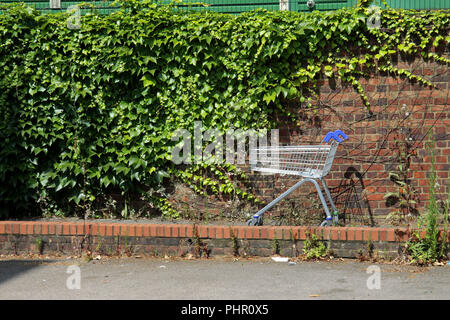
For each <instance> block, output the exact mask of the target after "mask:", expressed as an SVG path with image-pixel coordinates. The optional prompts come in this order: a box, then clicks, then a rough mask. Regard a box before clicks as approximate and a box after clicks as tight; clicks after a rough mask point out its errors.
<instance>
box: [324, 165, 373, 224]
mask: <svg viewBox="0 0 450 320" xmlns="http://www.w3.org/2000/svg"><path fill="white" fill-rule="evenodd" d="M364 190H365V186H364V180H363V176H362V174H361V173H360V172H359V171H358V170H357V169H356V168H355V167H348V168H347V170H346V172H345V173H344V178H343V179H342V180H341V182H340V184H339V186H338V187H337V188H336V189H335V190H334V192H333V193H334V194H337V196H336V206H337V207H338V208H339V211H340V213H341V214H342V220H343V222H344V224H345V225H348V224H351V223H355V224H363V225H369V226H371V227H373V226H374V225H375V221H374V219H373V213H372V210H371V208H370V204H369V201H368V200H367V198H366V197H365V192H364Z"/></svg>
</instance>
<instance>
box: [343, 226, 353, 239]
mask: <svg viewBox="0 0 450 320" xmlns="http://www.w3.org/2000/svg"><path fill="white" fill-rule="evenodd" d="M345 229H346V230H345V231H346V232H347V240H355V233H354V230H353V228H345Z"/></svg>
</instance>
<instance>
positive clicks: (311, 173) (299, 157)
mask: <svg viewBox="0 0 450 320" xmlns="http://www.w3.org/2000/svg"><path fill="white" fill-rule="evenodd" d="M346 139H348V137H347V136H346V135H345V134H344V133H343V132H342V131H341V130H336V131H334V132H328V133H327V135H326V136H325V138H323V140H322V144H320V145H304V146H285V147H279V146H277V147H273V146H269V147H259V148H254V149H252V152H253V154H254V155H255V157H254V159H256V160H255V161H252V163H251V168H252V170H254V171H261V172H268V173H280V174H289V175H296V176H300V177H302V179H301V180H300V181H299V182H297V183H296V184H295V185H294V186H292V187H291V188H290V189H289V190H287V191H285V192H284V193H283V194H281V195H280V196H279V197H278V198H276V199H275V200H273V201H272V202H271V203H269V204H268V205H266V206H265V207H264V208H262V209H261V210H259V211H258V212H257V213H256V214H254V215H253V217H252V219H250V220H248V221H247V225H249V226H261V225H262V224H263V215H264V213H265V212H266V211H267V210H269V209H270V208H272V207H273V206H274V205H276V204H277V203H278V202H280V201H281V200H283V199H284V198H285V197H287V196H288V195H289V194H291V193H292V192H293V191H295V190H296V189H297V188H298V187H300V185H302V184H303V183H305V182H308V181H309V182H312V183H313V184H314V186H315V187H316V190H317V193H318V194H319V198H320V201H321V202H322V205H323V208H324V210H325V213H326V219H325V220H324V221H323V222H322V223H321V224H320V226H331V225H332V223H335V224H336V223H337V222H338V211H337V209H336V206H335V205H334V202H333V199H332V198H331V194H330V190H328V187H327V185H326V183H325V181H324V180H323V178H324V177H325V176H326V175H327V174H328V173H329V172H330V169H331V165H332V164H333V159H334V156H335V154H336V150H337V148H338V146H339V143H340V142H342V141H344V140H346ZM269 153H270V157H268V156H267V155H268V154H269ZM317 180H319V181H320V182H321V183H322V185H323V188H324V190H325V194H326V195H327V198H328V200H329V201H330V205H331V207H332V209H333V216H332V215H331V213H330V210H329V209H328V206H327V202H326V201H325V198H324V196H323V194H322V190H321V188H320V185H319V183H318V182H317Z"/></svg>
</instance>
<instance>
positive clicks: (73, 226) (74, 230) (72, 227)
mask: <svg viewBox="0 0 450 320" xmlns="http://www.w3.org/2000/svg"><path fill="white" fill-rule="evenodd" d="M69 234H70V235H76V234H77V224H76V223H70V224H69Z"/></svg>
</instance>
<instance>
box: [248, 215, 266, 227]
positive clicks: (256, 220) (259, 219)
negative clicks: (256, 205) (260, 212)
mask: <svg viewBox="0 0 450 320" xmlns="http://www.w3.org/2000/svg"><path fill="white" fill-rule="evenodd" d="M247 225H248V226H262V225H263V218H262V216H258V217H257V218H254V217H253V218H251V219H250V220H248V221H247Z"/></svg>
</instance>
